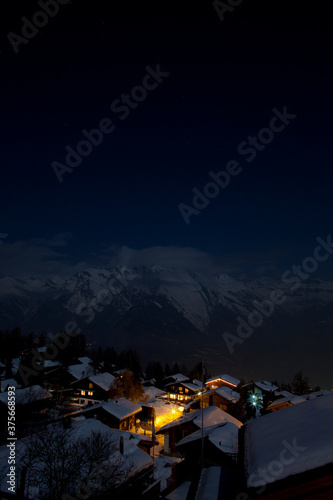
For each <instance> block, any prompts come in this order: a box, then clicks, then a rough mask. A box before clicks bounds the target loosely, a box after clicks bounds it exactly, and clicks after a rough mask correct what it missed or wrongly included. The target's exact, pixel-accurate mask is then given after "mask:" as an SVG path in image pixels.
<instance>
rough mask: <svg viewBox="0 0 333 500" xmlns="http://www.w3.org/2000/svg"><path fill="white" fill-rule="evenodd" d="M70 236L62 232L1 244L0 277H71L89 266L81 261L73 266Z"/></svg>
mask: <svg viewBox="0 0 333 500" xmlns="http://www.w3.org/2000/svg"><path fill="white" fill-rule="evenodd" d="M70 239H71V234H70V233H62V234H58V235H56V236H54V237H53V238H51V239H46V238H32V239H29V240H20V241H15V242H9V241H8V240H6V242H5V243H2V242H1V244H0V275H2V276H15V277H22V278H23V277H32V276H39V277H46V276H51V275H57V274H59V275H61V276H64V275H72V274H73V273H75V272H77V271H78V270H81V269H82V268H84V267H86V266H87V264H86V263H84V262H82V263H78V264H75V265H71V263H70V261H69V258H68V253H67V252H66V251H65V250H67V248H68V244H69V241H70Z"/></svg>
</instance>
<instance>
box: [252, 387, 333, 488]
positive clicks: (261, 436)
mask: <svg viewBox="0 0 333 500" xmlns="http://www.w3.org/2000/svg"><path fill="white" fill-rule="evenodd" d="M332 422H333V394H328V395H324V396H322V397H317V398H314V399H311V400H309V401H308V402H307V403H306V404H300V405H296V406H290V407H288V408H286V409H285V410H283V411H276V412H273V413H270V414H267V415H264V416H262V417H260V418H258V419H255V420H251V421H250V422H248V424H247V426H246V430H245V440H244V448H245V450H244V453H245V456H244V464H245V474H246V478H247V486H248V487H257V486H262V485H263V482H265V483H273V482H275V481H277V480H280V479H285V478H287V477H289V476H292V475H294V474H299V473H302V472H306V471H310V470H312V469H316V468H318V467H322V466H324V465H326V464H329V463H332V462H333V433H332ZM277 462H278V463H277ZM260 469H262V470H264V471H266V474H265V475H264V477H265V480H263V477H262V476H261V475H260V473H259V471H260ZM268 471H271V472H272V471H273V473H269V472H268Z"/></svg>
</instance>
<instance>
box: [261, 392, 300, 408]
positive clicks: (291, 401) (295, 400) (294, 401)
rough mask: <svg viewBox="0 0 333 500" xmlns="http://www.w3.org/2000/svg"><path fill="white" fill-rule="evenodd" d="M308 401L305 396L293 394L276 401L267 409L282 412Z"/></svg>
mask: <svg viewBox="0 0 333 500" xmlns="http://www.w3.org/2000/svg"><path fill="white" fill-rule="evenodd" d="M306 400H307V399H306V397H304V396H295V395H293V394H292V395H291V396H289V397H285V398H279V399H276V400H275V401H273V403H271V404H270V405H268V406H267V408H266V409H267V411H277V410H282V409H283V408H288V407H289V406H294V405H298V404H300V403H304V402H305V401H306Z"/></svg>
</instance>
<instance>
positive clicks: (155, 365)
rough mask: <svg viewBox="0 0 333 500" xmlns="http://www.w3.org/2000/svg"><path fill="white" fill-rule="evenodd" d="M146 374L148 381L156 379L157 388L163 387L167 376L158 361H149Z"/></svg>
mask: <svg viewBox="0 0 333 500" xmlns="http://www.w3.org/2000/svg"><path fill="white" fill-rule="evenodd" d="M145 373H146V380H151V379H152V378H154V379H155V381H156V383H155V385H156V387H162V385H163V379H164V376H165V374H164V369H163V366H162V365H161V363H159V362H158V361H149V363H147V366H146V370H145Z"/></svg>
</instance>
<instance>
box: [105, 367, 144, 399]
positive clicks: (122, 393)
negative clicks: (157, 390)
mask: <svg viewBox="0 0 333 500" xmlns="http://www.w3.org/2000/svg"><path fill="white" fill-rule="evenodd" d="M109 394H110V398H111V399H115V398H121V397H123V398H126V399H129V400H130V401H133V403H139V402H140V401H143V400H144V399H145V393H144V390H143V387H142V382H141V381H140V380H138V379H137V378H136V377H135V375H134V374H133V373H131V372H128V371H124V373H123V375H122V376H121V377H119V378H117V380H116V381H115V383H114V384H113V385H112V386H111V388H110V393H109Z"/></svg>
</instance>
